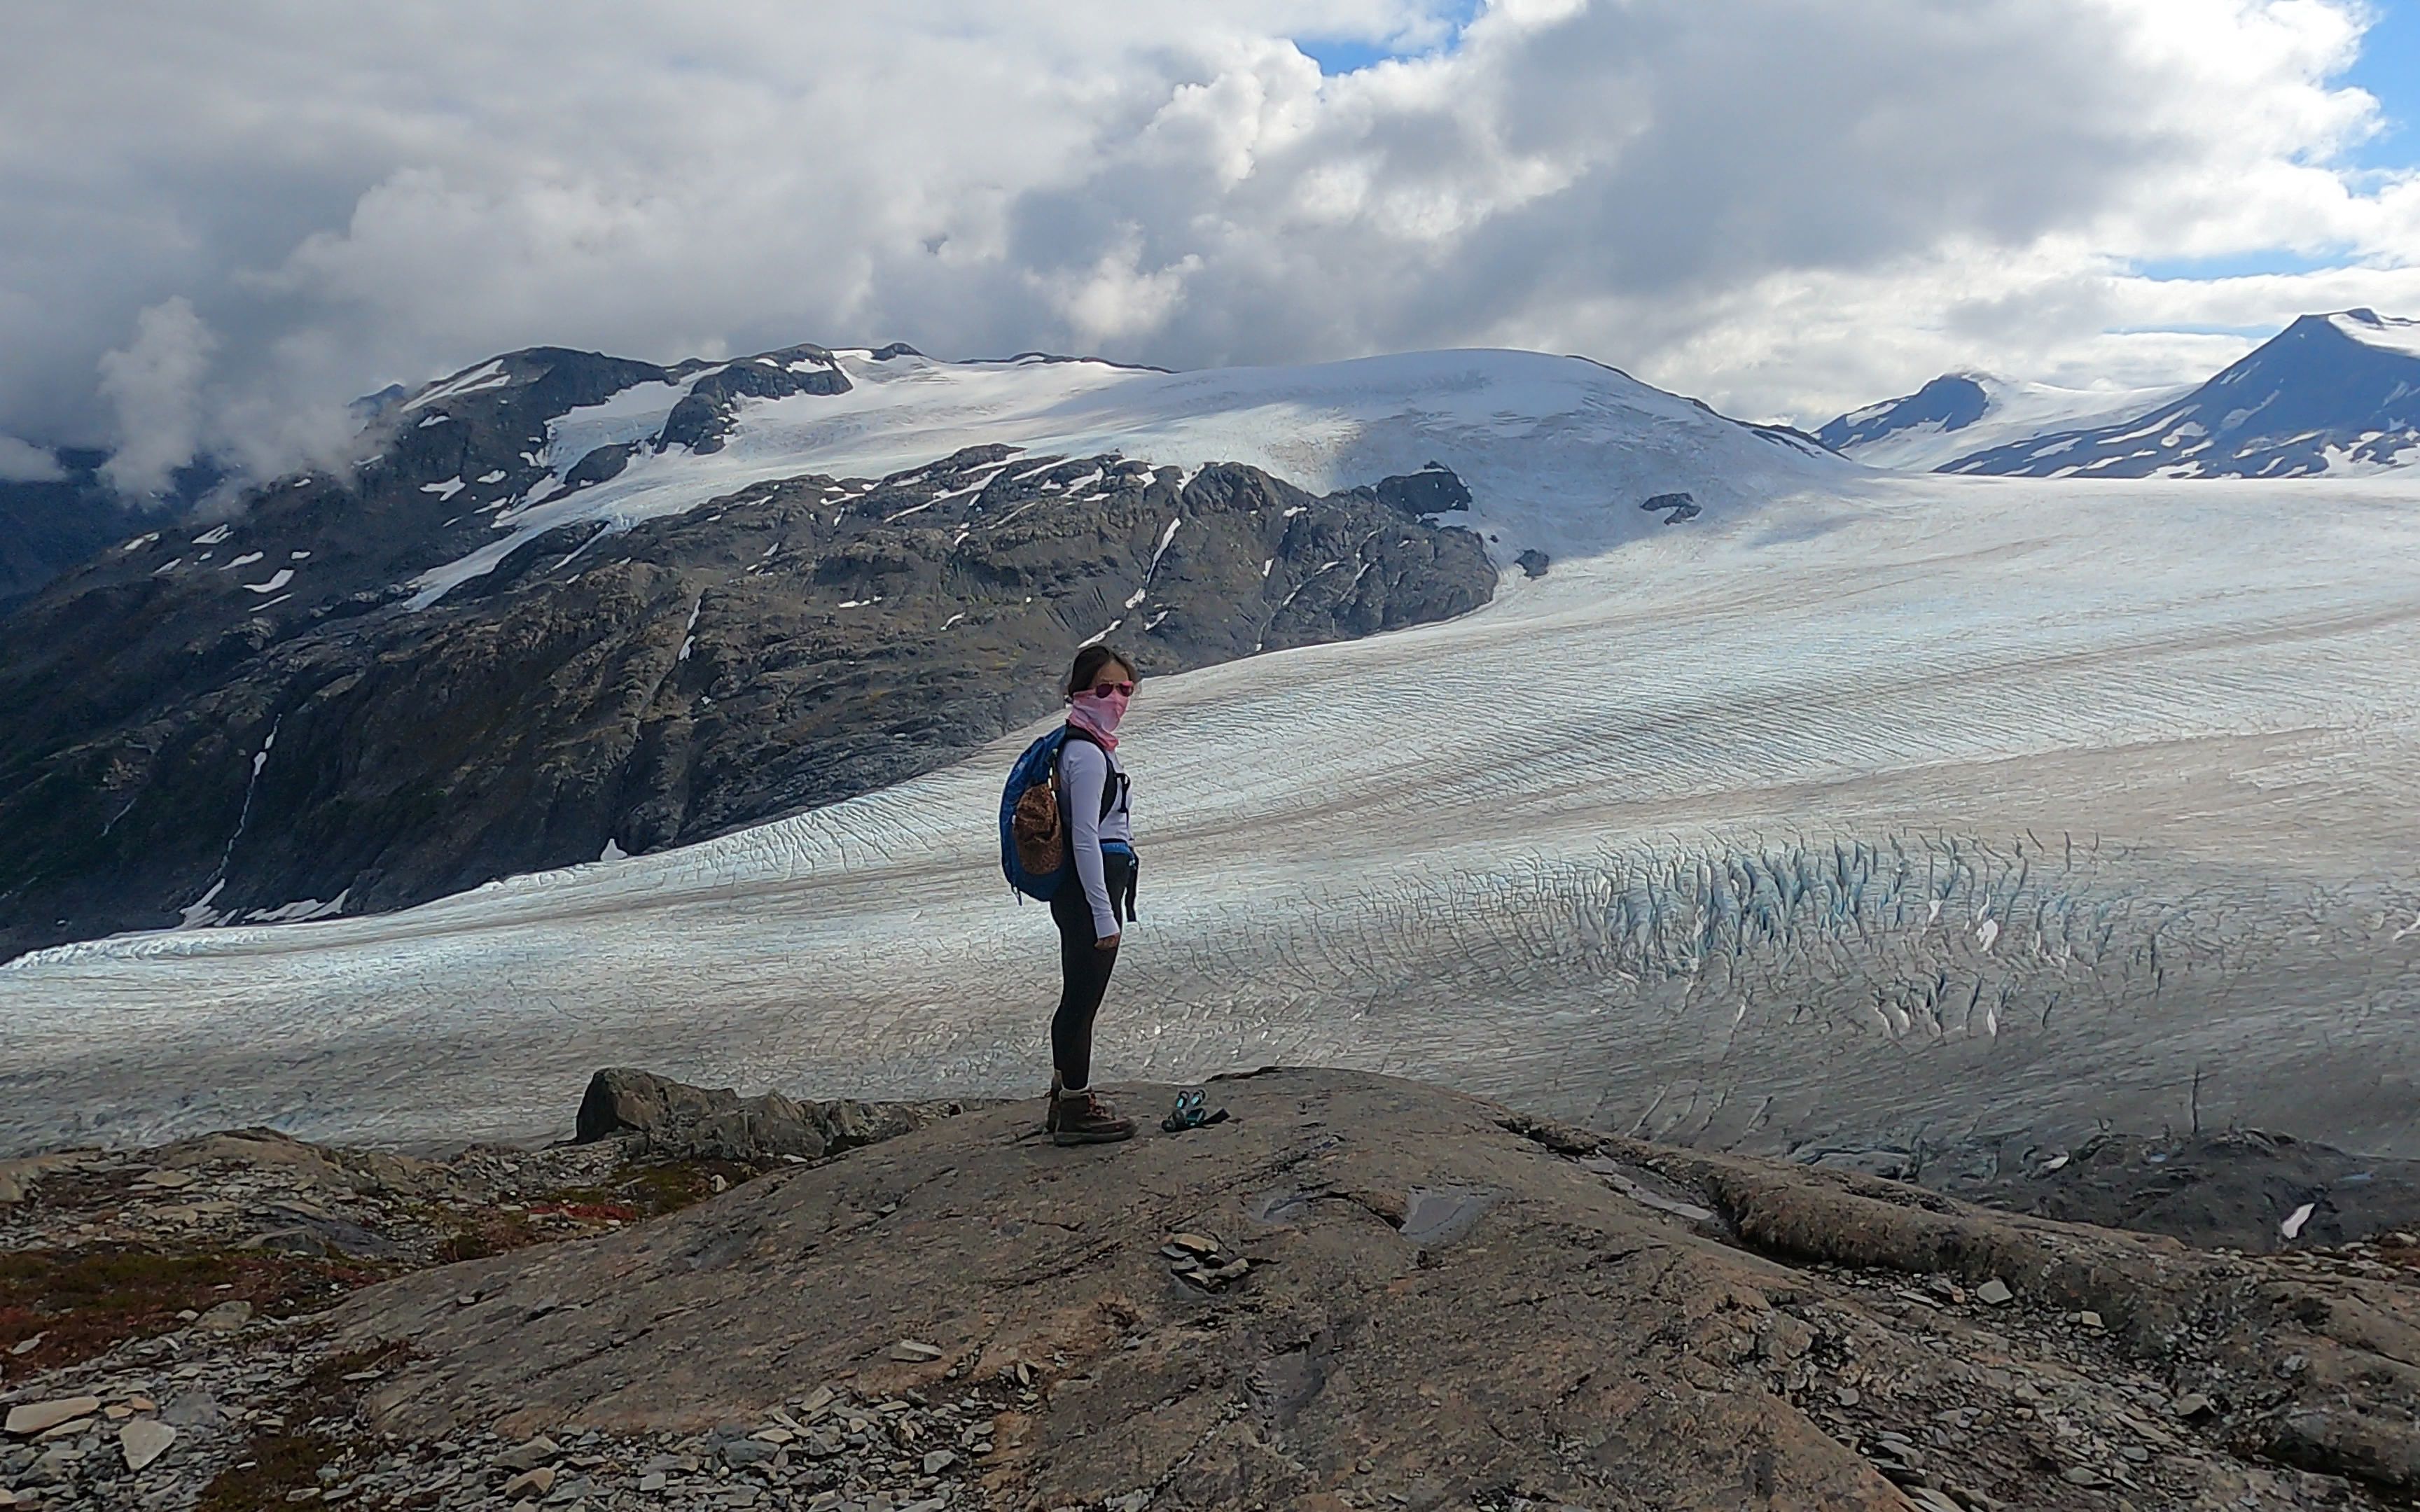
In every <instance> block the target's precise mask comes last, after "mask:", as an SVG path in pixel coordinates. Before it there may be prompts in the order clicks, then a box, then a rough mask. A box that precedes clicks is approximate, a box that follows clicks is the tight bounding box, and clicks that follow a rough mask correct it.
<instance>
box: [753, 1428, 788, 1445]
mask: <svg viewBox="0 0 2420 1512" xmlns="http://www.w3.org/2000/svg"><path fill="white" fill-rule="evenodd" d="M748 1436H749V1437H750V1438H752V1439H759V1440H762V1441H763V1442H765V1443H769V1444H772V1445H774V1446H775V1447H777V1448H778V1447H780V1446H781V1445H783V1444H785V1443H789V1442H790V1441H791V1440H792V1439H795V1438H797V1437H798V1435H797V1434H795V1433H792V1432H791V1431H790V1430H789V1429H788V1428H759V1429H757V1430H756V1431H755V1432H753V1433H752V1434H750V1435H748Z"/></svg>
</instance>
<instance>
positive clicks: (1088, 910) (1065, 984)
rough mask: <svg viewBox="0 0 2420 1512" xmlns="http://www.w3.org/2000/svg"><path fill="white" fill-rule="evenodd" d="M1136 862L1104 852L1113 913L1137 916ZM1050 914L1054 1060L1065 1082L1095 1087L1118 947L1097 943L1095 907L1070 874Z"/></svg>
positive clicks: (1103, 869) (1055, 895) (1103, 865)
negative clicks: (1054, 961)
mask: <svg viewBox="0 0 2420 1512" xmlns="http://www.w3.org/2000/svg"><path fill="white" fill-rule="evenodd" d="M1136 871H1137V868H1136V865H1135V863H1134V861H1133V860H1132V859H1131V858H1130V857H1129V856H1127V855H1126V854H1125V852H1123V851H1114V850H1110V849H1109V848H1108V847H1106V846H1104V847H1103V848H1102V850H1101V872H1102V880H1103V881H1104V882H1106V883H1107V884H1108V885H1109V912H1110V913H1111V914H1112V915H1115V914H1116V913H1117V912H1118V905H1119V904H1120V903H1124V904H1125V916H1126V917H1127V918H1133V917H1134V884H1135V872H1136ZM1050 917H1051V918H1052V919H1053V920H1055V921H1056V922H1057V923H1058V925H1059V975H1060V982H1061V985H1060V989H1059V1011H1058V1012H1057V1013H1054V1014H1052V1015H1051V1018H1050V1062H1051V1064H1052V1065H1054V1066H1056V1067H1057V1068H1058V1069H1059V1080H1060V1083H1061V1085H1063V1086H1066V1087H1075V1088H1082V1087H1090V1086H1092V1085H1093V1016H1094V1014H1096V1013H1098V1012H1099V1011H1101V995H1102V994H1103V993H1106V992H1108V991H1109V973H1110V972H1111V971H1113V970H1115V969H1116V968H1117V964H1118V951H1117V948H1116V947H1115V946H1111V947H1110V948H1109V949H1106V950H1104V949H1100V948H1099V947H1098V946H1097V945H1096V944H1095V943H1094V942H1095V941H1097V940H1098V939H1099V938H1100V936H1099V935H1098V934H1096V933H1094V931H1093V905H1092V904H1091V903H1089V902H1087V901H1086V900H1085V897H1084V885H1083V884H1082V883H1081V882H1079V881H1078V880H1077V879H1076V878H1074V877H1072V876H1071V877H1069V878H1068V879H1067V880H1066V881H1065V882H1064V883H1063V884H1062V885H1061V887H1060V888H1059V890H1058V891H1057V892H1055V893H1053V894H1051V896H1050Z"/></svg>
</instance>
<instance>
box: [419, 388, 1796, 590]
mask: <svg viewBox="0 0 2420 1512" xmlns="http://www.w3.org/2000/svg"><path fill="white" fill-rule="evenodd" d="M833 355H834V356H835V358H836V359H837V360H838V363H839V365H840V369H841V371H842V372H843V373H844V374H845V375H846V377H847V378H848V380H849V383H850V384H851V388H850V390H849V392H847V393H842V394H818V393H801V394H797V395H793V396H792V397H789V398H786V399H774V400H760V401H753V402H751V403H750V404H748V405H747V406H746V407H745V408H744V409H743V410H742V412H741V415H740V418H739V420H738V423H737V425H736V427H735V429H734V430H733V433H732V435H731V437H730V438H729V440H728V441H727V443H726V444H725V445H724V446H723V448H722V449H721V451H718V452H713V453H708V454H706V455H695V454H692V453H691V452H690V450H689V449H688V448H686V447H679V446H675V447H672V448H670V449H668V450H666V451H663V452H642V453H640V454H638V455H634V456H633V457H632V458H631V460H630V462H629V465H628V467H627V468H625V469H624V470H623V471H622V472H621V473H620V474H618V475H617V476H615V477H613V479H611V480H609V481H607V482H605V483H602V484H599V485H597V486H591V487H588V488H583V489H580V490H578V491H575V492H571V493H563V492H561V491H560V480H561V477H562V475H563V474H564V473H566V472H567V471H570V470H571V469H572V468H573V467H575V466H576V465H578V463H579V461H580V459H581V458H582V457H583V456H585V455H588V452H589V451H590V450H591V449H592V448H594V447H597V446H604V445H611V444H615V443H624V442H629V441H634V440H642V439H644V438H645V437H647V436H649V435H651V434H652V433H654V432H655V431H657V430H658V429H659V428H660V427H661V426H662V424H663V422H664V420H665V418H666V417H667V416H669V415H670V414H671V412H672V409H673V407H674V406H675V404H677V403H678V402H679V401H680V399H681V397H682V396H683V395H684V394H686V393H688V391H689V388H690V386H692V385H693V384H695V383H696V382H697V380H698V379H699V378H704V377H706V374H704V373H699V374H693V375H691V376H690V377H689V378H686V379H684V380H683V381H682V382H680V383H678V384H665V383H644V384H639V385H636V386H634V387H633V388H629V389H626V390H624V391H622V392H621V393H616V394H614V395H613V397H612V398H611V399H608V400H607V401H605V402H604V403H603V404H599V405H593V406H589V407H586V408H584V409H574V410H572V411H571V412H570V413H569V414H567V415H566V416H564V417H563V418H562V419H560V420H558V421H556V422H554V423H553V424H552V425H551V426H550V428H549V438H548V444H547V447H546V450H545V453H544V456H545V460H546V463H547V465H548V467H549V469H550V470H551V474H550V476H549V478H548V479H547V480H546V481H544V482H541V483H540V484H538V485H537V486H535V487H534V488H533V489H532V490H531V491H530V493H529V495H528V497H527V498H525V499H523V500H521V501H520V502H519V503H517V504H516V505H514V506H513V507H512V508H509V509H506V510H504V512H502V513H500V514H499V515H498V516H497V517H496V521H495V523H496V526H497V528H498V532H499V533H498V535H497V538H496V539H495V540H494V541H491V542H489V544H488V545H487V546H485V547H482V548H479V549H478V550H477V551H474V552H472V553H470V554H469V555H467V556H464V557H462V558H461V559H459V560H458V561H455V562H452V563H446V564H444V565H442V566H440V567H437V568H434V569H432V570H430V571H429V572H427V573H425V574H423V575H422V576H421V577H420V578H419V579H415V580H414V582H413V585H412V586H413V587H415V588H416V589H417V590H418V591H419V592H418V594H417V595H416V596H415V598H414V600H413V603H414V606H415V607H426V606H427V605H428V604H432V603H435V602H436V601H437V600H438V599H440V598H442V597H443V596H444V595H445V594H446V593H448V592H449V591H451V590H452V589H453V588H455V587H456V586H457V585H458V584H460V583H463V582H466V581H468V580H469V579H473V578H475V577H478V576H480V575H481V574H483V573H486V572H489V571H490V570H492V569H493V568H494V567H495V565H496V563H500V562H502V561H503V560H504V558H505V556H507V555H508V554H510V553H511V552H512V550H513V549H514V548H517V547H519V546H520V544H521V543H522V542H524V541H526V540H528V539H530V538H531V537H532V536H535V535H537V534H539V533H541V532H546V531H549V530H552V529H555V528H556V527H558V526H563V525H569V524H576V523H579V522H582V521H587V520H603V521H605V522H606V524H607V526H608V527H609V528H610V529H616V530H627V529H628V528H629V527H631V526H633V525H636V524H638V523H640V522H641V521H643V520H648V519H654V518H657V517H661V516H664V515H669V514H678V513H683V512H686V511H688V510H691V509H695V508H696V507H698V506H699V505H700V504H703V503H705V502H706V501H708V500H710V499H713V498H716V497H719V496H721V495H723V494H728V493H732V492H735V491H737V490H738V489H741V488H744V487H747V486H749V485H751V484H754V483H763V482H766V481H768V480H771V479H775V478H789V477H796V476H798V475H799V474H800V473H804V472H823V473H829V474H830V475H832V476H835V477H852V476H853V477H860V478H878V477H883V476H887V475H889V474H891V473H894V472H900V471H907V470H909V469H912V468H917V467H921V466H923V465H924V464H926V463H929V462H934V461H938V460H939V459H940V458H942V457H945V456H948V455H950V454H952V453H954V452H956V451H958V450H960V449H962V448H965V447H969V446H979V445H985V444H989V443H994V442H1000V443H1005V444H1008V445H1013V446H1021V447H1023V448H1025V450H1026V451H1027V452H1029V453H1032V454H1034V455H1044V454H1056V455H1069V456H1085V455H1094V454H1099V453H1110V452H1115V453H1120V454H1122V455H1127V456H1135V457H1146V458H1148V459H1150V460H1151V461H1152V462H1154V463H1155V464H1157V465H1161V466H1167V467H1178V468H1187V469H1191V468H1199V467H1202V465H1204V464H1206V463H1211V462H1243V463H1249V464H1250V465H1252V466H1254V467H1258V468H1262V469H1264V470H1265V471H1269V472H1272V473H1275V474H1276V475H1278V476H1279V477H1281V478H1284V479H1286V480H1287V481H1288V482H1290V483H1293V484H1295V485H1296V486H1300V487H1303V488H1307V489H1309V490H1311V492H1313V493H1326V492H1328V491H1330V490H1332V489H1335V488H1341V487H1349V486H1353V485H1356V484H1362V483H1374V482H1376V481H1377V480H1378V479H1380V478H1383V477H1386V476H1388V475H1389V474H1394V473H1406V472H1417V471H1419V470H1420V469H1421V468H1422V467H1424V466H1425V465H1427V464H1428V463H1429V462H1430V461H1433V460H1434V461H1441V462H1443V463H1444V464H1445V465H1446V466H1448V467H1450V468H1451V469H1453V470H1454V471H1456V472H1458V473H1460V474H1461V476H1462V479H1463V481H1464V482H1465V483H1466V484H1467V485H1469V486H1470V488H1471V490H1472V491H1473V492H1474V493H1475V494H1476V495H1478V497H1479V499H1480V500H1481V502H1482V504H1483V506H1484V508H1485V510H1486V516H1485V517H1486V519H1487V521H1488V522H1489V526H1490V528H1491V529H1494V530H1495V531H1496V532H1497V534H1498V535H1499V536H1500V537H1501V538H1502V539H1501V541H1500V542H1499V544H1500V545H1502V546H1504V547H1505V548H1507V553H1506V554H1505V555H1504V556H1503V558H1502V560H1504V561H1508V562H1509V561H1511V560H1512V555H1515V554H1517V553H1518V552H1519V551H1520V550H1521V549H1523V548H1525V547H1528V546H1537V547H1540V548H1543V549H1546V550H1550V551H1551V550H1555V549H1558V548H1560V549H1565V550H1571V549H1580V550H1587V549H1596V548H1603V547H1606V546H1608V545H1611V544H1614V543H1616V542H1619V541H1621V540H1625V539H1628V538H1630V537H1632V536H1635V535H1637V534H1639V533H1642V532H1646V531H1648V530H1652V528H1654V527H1655V525H1656V523H1657V522H1656V520H1654V519H1653V518H1652V517H1645V516H1641V515H1638V514H1637V513H1635V508H1634V506H1636V505H1637V503H1638V502H1639V501H1641V500H1643V499H1645V498H1646V497H1647V496H1648V495H1650V494H1654V493H1659V492H1663V491H1666V490H1669V489H1687V488H1692V487H1694V488H1696V489H1698V490H1699V492H1701V493H1708V494H1709V495H1710V497H1712V498H1714V499H1717V500H1721V501H1732V500H1744V499H1747V498H1753V497H1758V496H1760V495H1761V494H1762V493H1765V492H1768V491H1770V490H1771V489H1772V488H1773V487H1774V486H1776V482H1778V481H1781V480H1789V479H1799V480H1804V479H1807V478H1813V477H1823V476H1830V475H1833V474H1834V473H1836V472H1838V471H1840V463H1839V462H1838V459H1837V458H1834V457H1832V456H1830V455H1828V454H1823V453H1821V452H1820V451H1819V450H1817V449H1815V448H1813V447H1812V446H1811V444H1810V445H1808V446H1807V449H1806V450H1804V451H1802V450H1801V449H1800V448H1799V446H1798V445H1796V444H1792V443H1789V442H1784V441H1780V440H1770V439H1767V438H1765V437H1761V436H1760V435H1758V434H1757V433H1756V432H1754V431H1752V430H1750V429H1749V428H1748V427H1746V426H1744V425H1739V424H1733V423H1731V422H1730V421H1727V420H1723V419H1720V418H1719V417H1717V416H1715V415H1714V414H1713V413H1712V412H1711V411H1709V410H1707V409H1703V408H1701V407H1699V406H1698V405H1695V404H1693V403H1691V402H1690V401H1688V400H1686V399H1682V398H1679V397H1676V396H1675V395H1673V394H1669V393H1665V392H1664V391H1663V390H1661V389H1657V388H1653V387H1651V386H1649V385H1647V384H1644V383H1640V382H1638V381H1637V379H1635V378H1629V377H1627V376H1626V375H1624V374H1621V373H1619V372H1617V371H1615V370H1614V369H1612V368H1609V367H1606V366H1605V365H1603V364H1602V363H1591V362H1589V361H1587V360H1586V359H1584V358H1578V357H1548V356H1544V355H1542V354H1540V353H1537V352H1518V351H1493V350H1473V351H1441V352H1407V353H1403V354H1399V355H1395V356H1389V357H1370V358H1363V359H1360V360H1358V361H1355V362H1345V363H1319V364H1316V365H1312V366H1306V367H1236V368H1218V369H1215V370H1211V371H1207V372H1199V373H1163V372H1160V371H1158V370H1156V369H1153V368H1139V367H1120V366H1118V365H1116V364H1114V363H1102V362H1093V361H1075V360H1069V359H1060V358H1046V357H1029V358H1024V359H1020V360H1016V361H1011V362H1000V363H947V362H939V361H936V360H934V359H931V358H925V357H914V356H903V357H891V358H884V359H881V360H878V361H877V360H876V359H875V358H874V357H873V355H872V354H871V353H869V352H866V351H841V352H836V353H834V354H833ZM1810 452H1811V453H1813V454H1814V455H1808V454H1809V453H1810Z"/></svg>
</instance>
